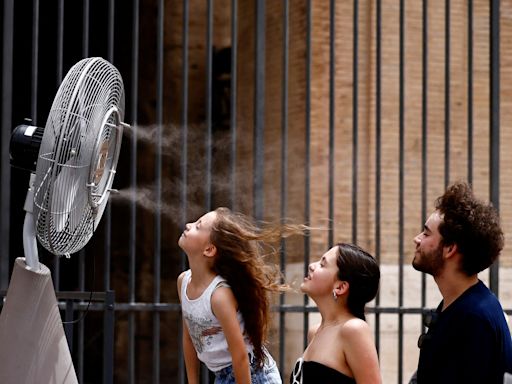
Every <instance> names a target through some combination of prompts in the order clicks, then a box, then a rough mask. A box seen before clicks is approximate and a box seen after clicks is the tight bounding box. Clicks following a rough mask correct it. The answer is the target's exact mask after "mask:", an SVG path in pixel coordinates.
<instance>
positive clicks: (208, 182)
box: [201, 0, 213, 384]
mask: <svg viewBox="0 0 512 384" xmlns="http://www.w3.org/2000/svg"><path fill="white" fill-rule="evenodd" d="M212 38H213V3H212V0H208V2H207V10H206V65H205V69H206V76H205V78H206V98H205V99H206V142H205V153H206V164H205V208H206V211H209V210H211V208H212ZM209 375H210V374H209V371H208V368H207V367H206V365H205V364H201V382H202V383H203V384H208V383H209V381H210V377H209Z"/></svg>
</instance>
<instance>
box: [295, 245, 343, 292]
mask: <svg viewBox="0 0 512 384" xmlns="http://www.w3.org/2000/svg"><path fill="white" fill-rule="evenodd" d="M337 254H338V247H337V246H336V247H333V248H331V249H329V250H328V251H327V252H326V253H324V254H323V255H322V257H321V258H320V260H318V261H317V262H314V263H311V264H309V268H308V274H307V276H306V277H304V281H303V282H302V284H301V286H300V289H301V291H302V292H304V293H306V294H307V295H308V296H311V297H319V296H322V295H330V296H332V290H333V287H334V283H335V282H336V281H337V280H338V266H337V265H336V257H337Z"/></svg>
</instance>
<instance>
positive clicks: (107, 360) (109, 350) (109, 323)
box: [103, 290, 115, 384]
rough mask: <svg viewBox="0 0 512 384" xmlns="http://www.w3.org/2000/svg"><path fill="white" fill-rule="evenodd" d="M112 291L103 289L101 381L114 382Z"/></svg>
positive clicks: (113, 299)
mask: <svg viewBox="0 0 512 384" xmlns="http://www.w3.org/2000/svg"><path fill="white" fill-rule="evenodd" d="M114 303H115V295H114V291H112V290H107V291H105V303H104V305H105V310H104V313H103V383H104V384H111V383H113V382H114V320H115V319H114Z"/></svg>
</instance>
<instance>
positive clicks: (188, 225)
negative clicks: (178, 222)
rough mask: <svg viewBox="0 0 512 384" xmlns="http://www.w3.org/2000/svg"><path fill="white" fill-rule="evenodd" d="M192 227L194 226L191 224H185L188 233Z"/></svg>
mask: <svg viewBox="0 0 512 384" xmlns="http://www.w3.org/2000/svg"><path fill="white" fill-rule="evenodd" d="M191 225H192V224H190V223H187V224H185V229H186V230H187V231H188V230H189V229H190V226H191Z"/></svg>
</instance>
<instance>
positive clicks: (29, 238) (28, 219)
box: [23, 173, 40, 271]
mask: <svg viewBox="0 0 512 384" xmlns="http://www.w3.org/2000/svg"><path fill="white" fill-rule="evenodd" d="M35 179H36V174H35V173H31V174H30V181H29V186H28V191H27V197H26V198H25V205H24V207H23V208H24V209H25V212H26V213H25V221H24V223H23V250H24V251H25V264H27V267H28V268H29V269H31V270H33V271H38V270H39V269H40V264H39V256H38V253H37V241H36V232H35V222H34V215H33V214H32V212H33V210H34V183H35Z"/></svg>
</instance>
